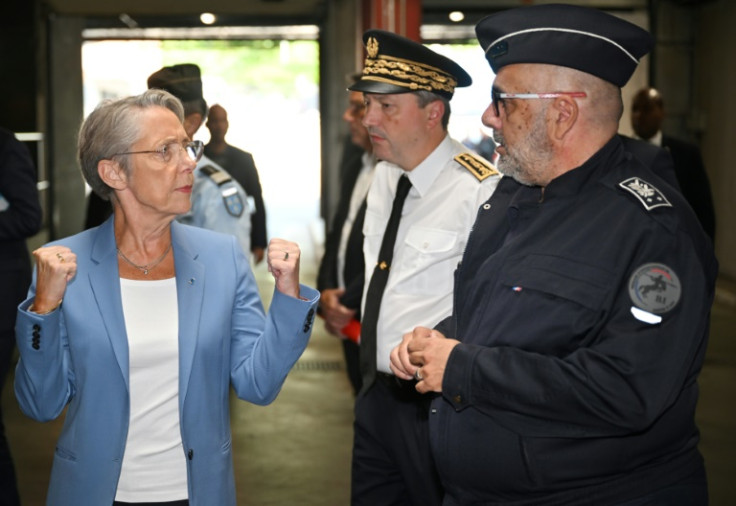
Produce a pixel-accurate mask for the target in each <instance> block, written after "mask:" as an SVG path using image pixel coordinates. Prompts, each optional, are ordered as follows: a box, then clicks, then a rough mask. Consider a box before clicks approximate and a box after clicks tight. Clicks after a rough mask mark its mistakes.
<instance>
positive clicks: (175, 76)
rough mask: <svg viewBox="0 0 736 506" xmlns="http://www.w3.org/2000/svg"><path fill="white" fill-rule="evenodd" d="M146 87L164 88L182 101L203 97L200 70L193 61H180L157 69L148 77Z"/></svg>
mask: <svg viewBox="0 0 736 506" xmlns="http://www.w3.org/2000/svg"><path fill="white" fill-rule="evenodd" d="M148 88H149V89H150V88H159V89H162V90H166V91H168V92H169V93H171V94H172V95H174V96H175V97H176V98H178V99H179V100H181V101H182V102H188V101H192V100H200V99H202V98H203V95H202V76H201V72H200V70H199V67H198V66H197V65H195V64H194V63H182V64H179V65H172V66H170V67H163V68H162V69H160V70H157V71H156V72H154V73H153V74H151V75H150V76H149V77H148Z"/></svg>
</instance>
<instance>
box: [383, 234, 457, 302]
mask: <svg viewBox="0 0 736 506" xmlns="http://www.w3.org/2000/svg"><path fill="white" fill-rule="evenodd" d="M459 242H460V241H459V237H458V233H457V232H455V231H454V230H443V229H437V228H430V227H420V226H413V227H411V228H410V229H409V230H408V231H407V234H406V238H405V239H404V248H403V249H404V251H403V254H402V256H401V259H400V265H399V266H398V268H397V271H398V272H397V273H396V275H397V277H398V278H399V279H398V280H397V283H396V289H397V290H398V291H401V292H405V293H413V294H421V293H423V294H427V293H433V294H438V295H442V294H446V293H450V292H452V286H453V282H454V280H453V272H454V271H455V268H456V267H457V263H458V262H459V261H460V258H461V256H462V251H461V245H460V244H459Z"/></svg>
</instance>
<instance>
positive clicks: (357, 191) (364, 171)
mask: <svg viewBox="0 0 736 506" xmlns="http://www.w3.org/2000/svg"><path fill="white" fill-rule="evenodd" d="M362 161H363V167H362V168H361V169H360V173H359V174H358V177H357V178H356V180H355V185H354V186H353V193H352V194H351V195H350V207H349V208H348V215H347V217H346V218H345V222H344V224H343V226H342V232H341V235H340V245H339V246H338V248H337V286H338V287H339V288H345V277H344V271H345V251H346V250H347V247H348V238H349V237H350V231H351V230H352V229H353V223H354V222H355V217H356V216H357V214H358V211H359V210H360V206H361V205H363V200H365V196H366V195H367V194H368V188H370V186H371V181H373V175H374V174H375V173H376V157H375V156H373V153H363V156H362Z"/></svg>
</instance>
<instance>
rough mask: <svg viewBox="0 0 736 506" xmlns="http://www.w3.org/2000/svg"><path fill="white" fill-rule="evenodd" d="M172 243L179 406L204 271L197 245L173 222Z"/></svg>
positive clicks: (188, 369)
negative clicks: (177, 314)
mask: <svg viewBox="0 0 736 506" xmlns="http://www.w3.org/2000/svg"><path fill="white" fill-rule="evenodd" d="M171 241H172V243H173V245H174V246H173V248H174V264H175V267H176V296H177V298H178V306H179V407H180V409H181V408H182V406H183V405H184V400H185V398H186V394H187V388H188V386H189V376H190V375H191V372H192V363H193V361H194V353H195V351H196V349H197V336H198V335H199V321H200V316H201V314H202V302H203V300H204V281H205V279H204V277H205V268H204V265H202V263H200V262H198V261H197V257H198V256H199V254H198V253H197V250H196V246H195V245H194V244H193V243H192V242H191V241H190V240H189V237H188V235H187V234H186V228H185V227H184V226H183V225H181V224H179V223H177V222H176V221H174V222H173V223H172V224H171Z"/></svg>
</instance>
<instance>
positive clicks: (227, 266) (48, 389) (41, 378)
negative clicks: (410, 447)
mask: <svg viewBox="0 0 736 506" xmlns="http://www.w3.org/2000/svg"><path fill="white" fill-rule="evenodd" d="M171 237H172V243H173V251H174V262H175V265H176V290H177V297H178V307H179V415H180V423H181V439H182V442H183V446H184V455H183V457H184V458H186V463H187V475H188V484H189V501H190V505H192V506H214V505H217V506H227V505H235V504H236V501H235V479H234V474H233V463H232V454H231V452H232V448H231V434H230V410H229V402H228V396H229V391H230V386H231V385H232V387H233V389H234V391H235V393H236V394H237V396H238V397H240V398H241V399H244V400H246V401H249V402H253V403H256V404H268V403H270V402H272V401H273V400H274V399H275V398H276V395H277V394H278V392H279V390H280V389H281V386H282V384H283V382H284V380H285V379H286V375H287V374H288V372H289V370H290V369H291V367H292V366H293V365H294V363H295V362H296V360H297V359H298V358H299V356H300V355H301V353H302V352H303V351H304V348H305V347H306V345H307V341H308V340H309V336H310V334H311V331H312V323H313V320H314V314H315V306H316V305H317V301H318V299H319V294H318V292H317V291H315V290H313V289H311V288H308V287H305V286H302V287H301V296H302V297H305V298H307V299H309V300H307V301H303V300H299V299H296V298H293V297H289V296H286V295H283V294H281V293H280V292H278V291H275V292H274V296H273V301H272V303H271V306H270V309H269V313H268V315H264V311H263V306H262V304H261V300H260V297H259V294H258V290H257V286H256V283H255V279H254V278H253V273H252V272H251V269H250V265H249V263H248V261H247V259H246V258H245V256H244V254H243V251H242V249H241V248H240V246H239V245H238V243H237V242H236V240H235V238H233V237H231V236H227V235H223V234H218V233H215V232H211V231H209V230H204V229H200V228H195V227H190V226H187V225H182V224H179V223H177V222H173V223H172V224H171ZM55 244H63V245H64V246H67V247H69V248H71V249H72V251H74V252H75V253H76V254H77V262H78V270H77V275H76V277H75V278H74V279H73V280H72V281H71V282H70V283H69V285H68V287H67V291H66V294H65V296H64V302H63V304H62V306H61V308H60V309H59V310H56V311H53V312H51V313H49V314H48V315H43V316H40V315H36V314H34V313H30V312H28V307H29V306H30V305H31V303H32V302H33V298H34V294H35V276H34V282H33V284H32V286H31V288H30V290H29V295H28V299H27V300H26V301H24V302H23V303H22V304H21V305H20V306H19V308H18V320H17V324H16V331H17V340H18V349H19V351H20V357H21V358H20V361H19V362H18V366H17V369H16V375H15V395H16V397H17V398H18V402H19V404H20V407H21V409H22V410H23V412H24V413H25V414H26V415H28V416H29V417H31V418H33V419H35V420H38V421H47V420H51V419H54V418H56V417H58V416H59V415H60V414H61V413H62V411H63V410H64V408H65V407H67V406H68V411H67V413H66V418H65V420H64V427H63V429H62V432H61V435H60V437H59V440H58V443H57V445H56V451H55V454H54V460H53V468H52V471H51V479H50V484H49V490H48V497H47V501H46V504H48V505H54V506H108V505H112V503H113V500H114V498H115V491H116V489H117V483H118V478H119V477H120V467H121V464H122V460H123V452H124V449H125V441H126V437H127V433H128V421H129V417H130V402H129V397H128V393H129V392H128V385H129V377H128V371H129V367H128V341H127V336H126V333H125V323H124V319H123V311H122V301H121V294H120V279H119V274H118V260H117V252H116V249H115V239H114V235H113V222H112V219H110V220H108V221H107V222H105V223H104V224H103V225H101V226H100V227H98V228H94V229H91V230H87V231H85V232H82V233H80V234H78V235H75V236H73V237H69V238H67V239H62V240H60V241H56V243H55Z"/></svg>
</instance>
